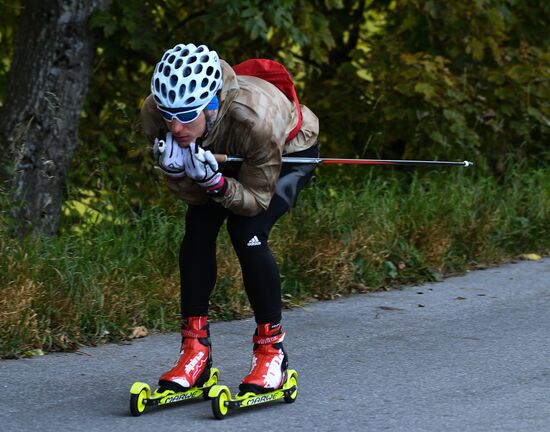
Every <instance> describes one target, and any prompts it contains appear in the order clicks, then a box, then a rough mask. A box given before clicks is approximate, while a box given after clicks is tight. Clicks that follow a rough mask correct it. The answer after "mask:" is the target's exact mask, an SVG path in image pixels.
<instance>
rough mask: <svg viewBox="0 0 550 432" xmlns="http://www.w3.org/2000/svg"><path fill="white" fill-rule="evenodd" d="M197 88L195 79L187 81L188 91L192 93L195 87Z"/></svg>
mask: <svg viewBox="0 0 550 432" xmlns="http://www.w3.org/2000/svg"><path fill="white" fill-rule="evenodd" d="M196 88H197V81H196V80H191V81H190V82H189V91H190V92H191V93H193V92H194V91H195V89H196Z"/></svg>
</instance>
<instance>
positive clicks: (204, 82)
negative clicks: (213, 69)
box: [201, 78, 210, 88]
mask: <svg viewBox="0 0 550 432" xmlns="http://www.w3.org/2000/svg"><path fill="white" fill-rule="evenodd" d="M209 82H210V80H209V79H208V78H203V80H202V81H201V87H202V88H205V87H208V83H209Z"/></svg>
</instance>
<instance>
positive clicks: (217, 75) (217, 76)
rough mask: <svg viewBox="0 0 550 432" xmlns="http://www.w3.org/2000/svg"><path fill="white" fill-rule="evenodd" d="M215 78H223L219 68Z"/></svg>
mask: <svg viewBox="0 0 550 432" xmlns="http://www.w3.org/2000/svg"><path fill="white" fill-rule="evenodd" d="M214 78H215V79H220V78H221V73H220V71H219V70H217V71H216V73H215V74H214Z"/></svg>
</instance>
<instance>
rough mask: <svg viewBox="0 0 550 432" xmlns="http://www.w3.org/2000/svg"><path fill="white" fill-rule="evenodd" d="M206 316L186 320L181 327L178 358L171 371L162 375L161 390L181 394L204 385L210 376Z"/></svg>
mask: <svg viewBox="0 0 550 432" xmlns="http://www.w3.org/2000/svg"><path fill="white" fill-rule="evenodd" d="M207 318H208V317H206V316H199V317H189V318H186V319H185V320H184V321H183V322H182V325H181V336H182V344H181V352H180V358H179V360H178V361H177V362H176V364H175V365H174V367H173V368H172V369H170V370H169V371H168V372H166V373H165V374H164V375H162V376H161V377H160V379H159V386H160V388H161V389H162V390H173V391H176V392H182V391H186V390H189V389H190V388H191V387H195V386H200V385H202V384H204V383H205V382H206V381H207V380H208V378H209V376H210V368H211V367H212V352H211V347H210V339H209V337H210V332H209V329H208V324H207Z"/></svg>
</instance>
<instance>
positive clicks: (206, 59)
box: [201, 54, 210, 63]
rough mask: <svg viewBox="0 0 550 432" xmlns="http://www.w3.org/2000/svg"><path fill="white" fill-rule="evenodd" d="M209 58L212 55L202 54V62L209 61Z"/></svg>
mask: <svg viewBox="0 0 550 432" xmlns="http://www.w3.org/2000/svg"><path fill="white" fill-rule="evenodd" d="M209 58H210V57H208V56H207V55H206V54H205V55H203V56H201V63H208V59H209Z"/></svg>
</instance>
